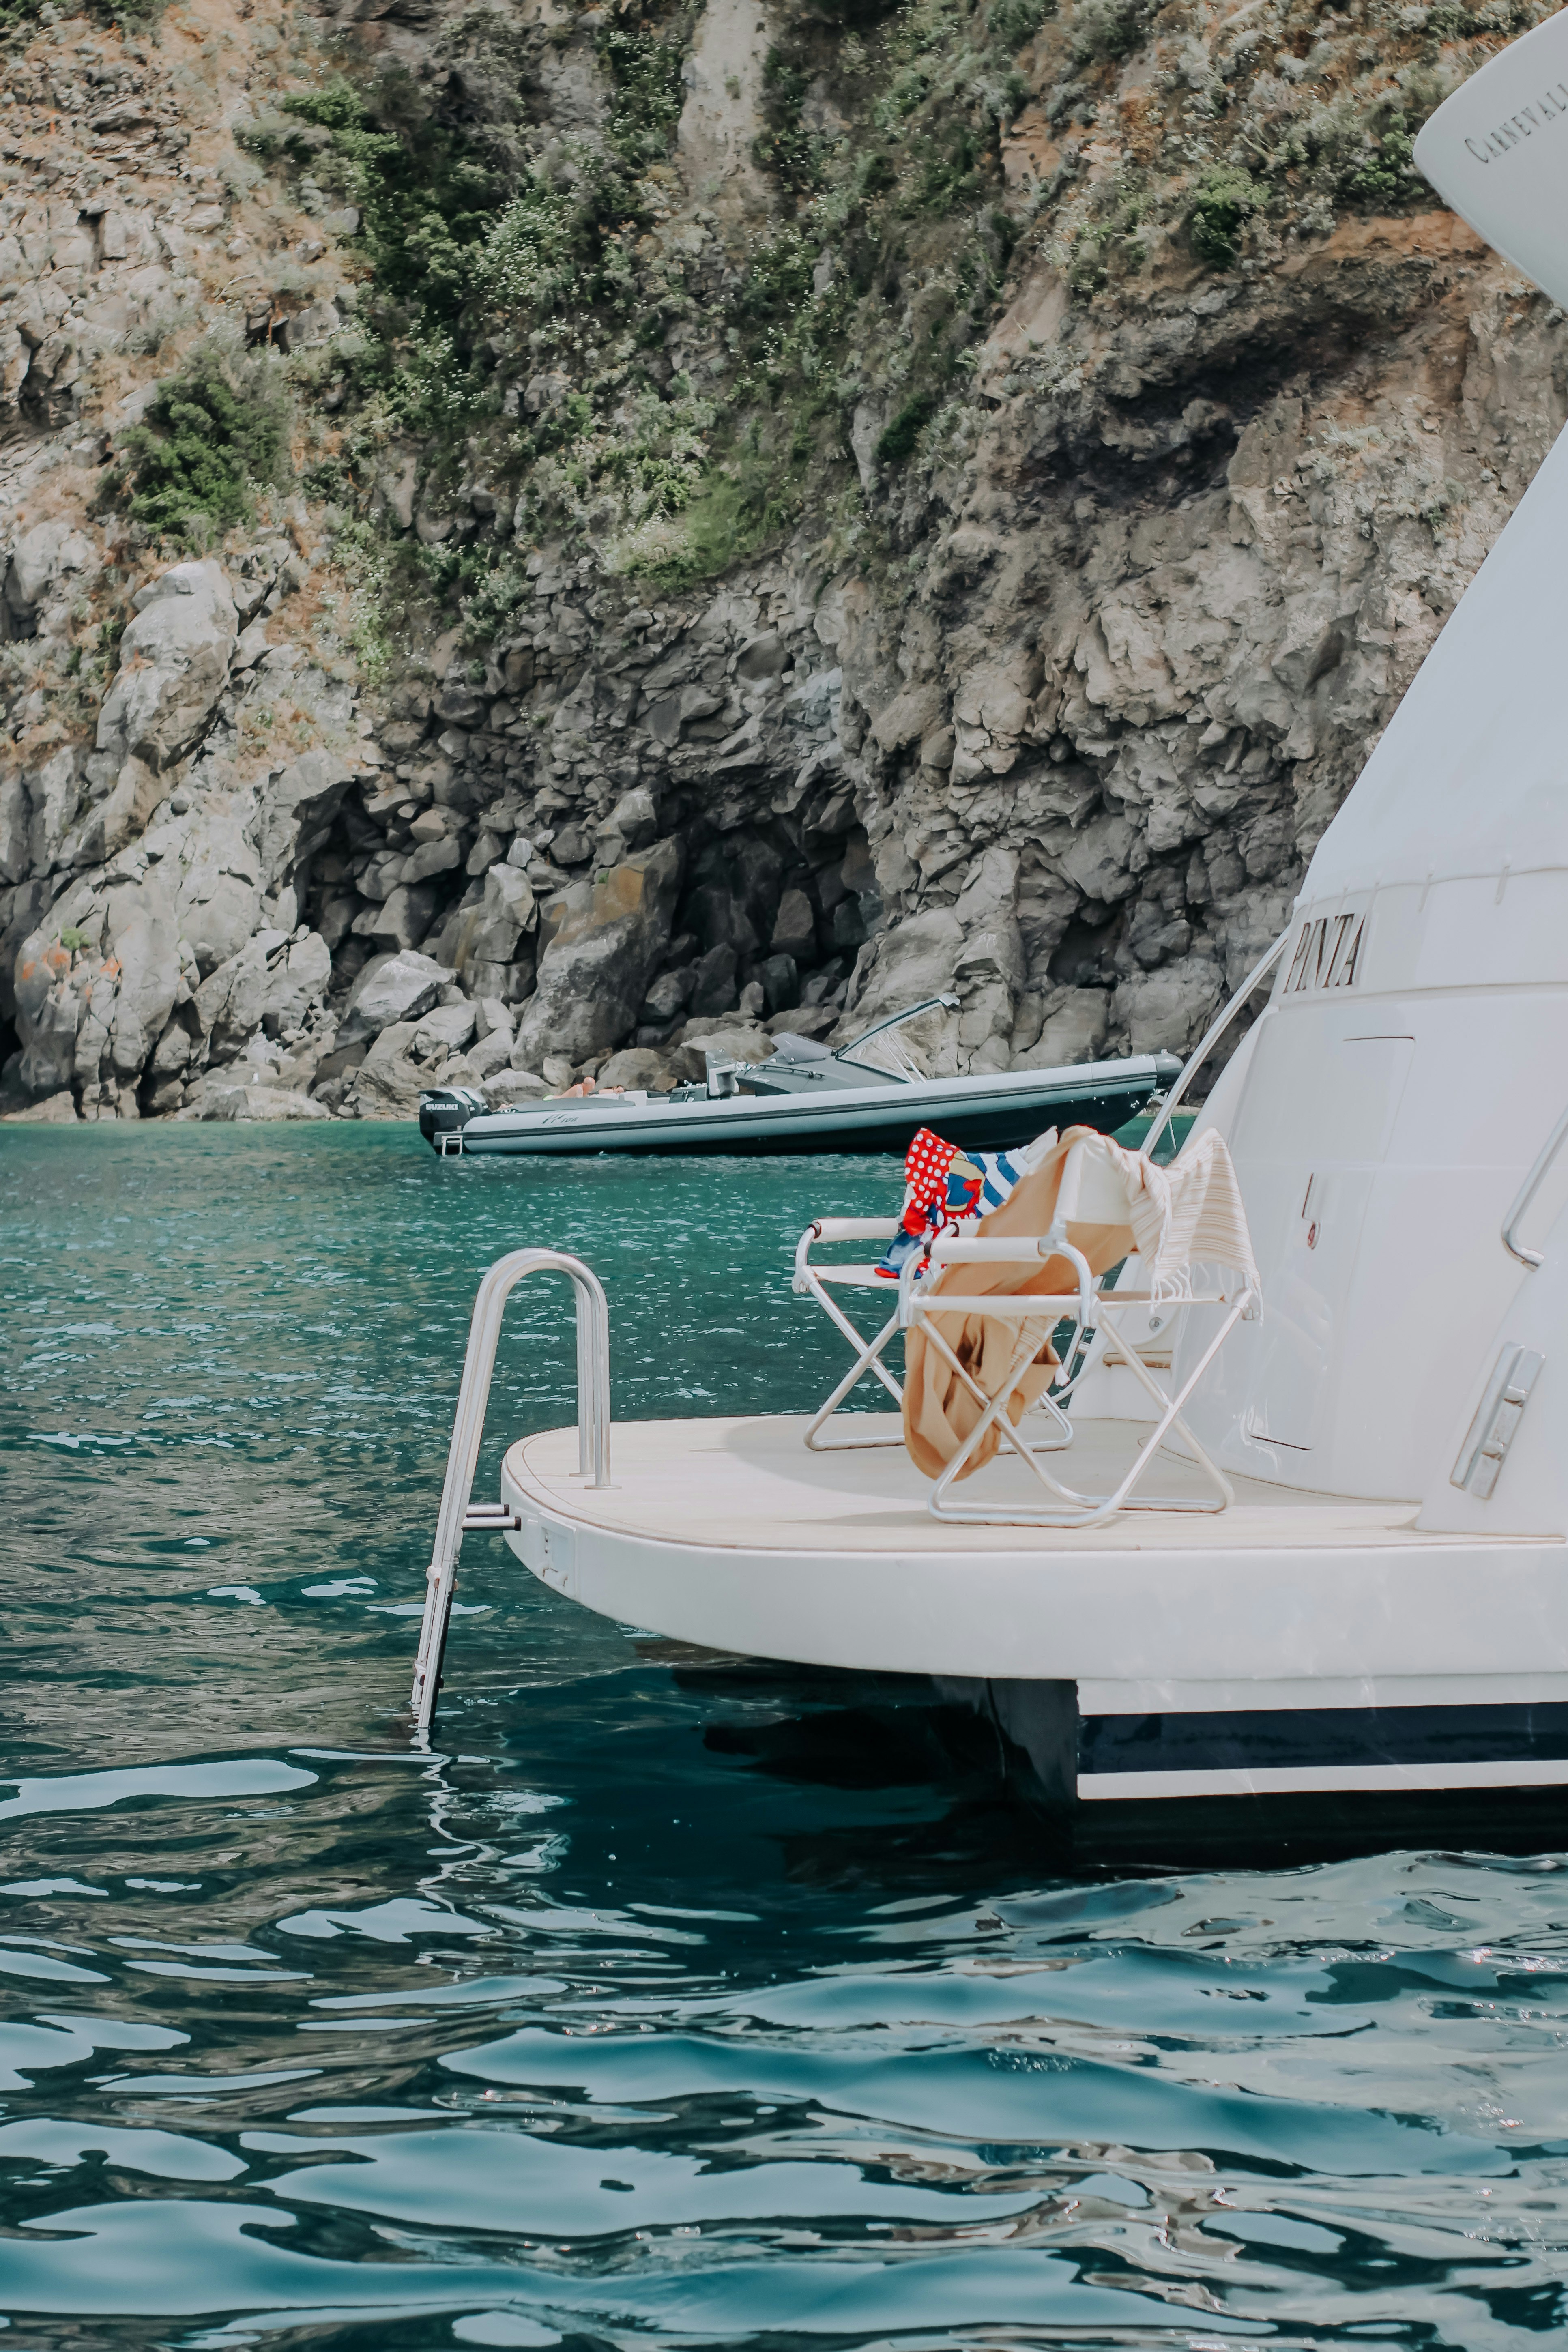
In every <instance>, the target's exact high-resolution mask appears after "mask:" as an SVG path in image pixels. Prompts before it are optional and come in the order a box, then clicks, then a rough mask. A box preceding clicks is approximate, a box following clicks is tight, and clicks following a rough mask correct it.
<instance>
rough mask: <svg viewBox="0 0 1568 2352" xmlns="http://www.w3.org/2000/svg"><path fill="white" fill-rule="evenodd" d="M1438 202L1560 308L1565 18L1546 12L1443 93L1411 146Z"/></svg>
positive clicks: (1567, 288)
mask: <svg viewBox="0 0 1568 2352" xmlns="http://www.w3.org/2000/svg"><path fill="white" fill-rule="evenodd" d="M1415 161H1416V163H1417V164H1418V165H1419V166H1420V169H1421V170H1422V171H1423V172H1424V173H1426V177H1427V179H1428V180H1430V181H1431V183H1432V185H1433V186H1434V187H1435V188H1436V191H1437V193H1438V194H1439V195H1440V196H1441V197H1442V198H1443V199H1444V201H1445V203H1447V204H1449V205H1452V206H1453V208H1454V210H1455V211H1456V212H1457V213H1458V214H1459V215H1460V216H1461V218H1462V219H1464V220H1468V222H1469V224H1470V226H1471V227H1472V228H1475V229H1479V231H1480V233H1481V235H1482V236H1484V237H1485V238H1486V241H1487V243H1488V244H1489V246H1490V247H1492V248H1493V250H1494V251H1495V252H1497V253H1500V254H1501V255H1503V257H1504V258H1505V259H1507V260H1509V261H1511V262H1512V263H1513V265H1514V267H1515V268H1517V269H1521V270H1522V271H1523V272H1524V274H1525V276H1526V277H1527V278H1533V279H1534V280H1535V283H1536V284H1537V285H1538V286H1540V287H1543V288H1544V289H1545V290H1546V292H1547V293H1548V294H1550V295H1551V296H1552V299H1553V301H1556V302H1562V303H1565V304H1568V245H1564V242H1563V215H1564V212H1565V211H1568V22H1564V20H1563V17H1562V16H1549V17H1548V18H1547V20H1546V22H1545V24H1543V25H1540V26H1537V27H1536V29H1535V30H1534V31H1533V32H1531V33H1526V34H1525V35H1524V36H1523V37H1522V38H1521V39H1520V40H1517V41H1510V44H1509V46H1508V47H1507V48H1506V49H1504V50H1503V51H1502V52H1501V54H1500V56H1498V57H1495V58H1490V59H1489V61H1488V63H1487V64H1486V65H1484V66H1483V67H1482V68H1481V69H1480V71H1479V73H1478V74H1472V75H1471V77H1470V79H1469V80H1468V81H1467V82H1466V83H1465V84H1464V85H1463V87H1462V88H1460V89H1457V90H1456V91H1455V92H1454V94H1453V96H1452V97H1451V98H1449V99H1447V100H1445V101H1444V103H1443V104H1442V105H1441V106H1440V107H1439V108H1438V109H1437V111H1436V114H1434V115H1433V117H1432V119H1431V121H1429V122H1428V123H1427V124H1426V127H1425V129H1424V130H1423V131H1422V132H1421V135H1420V137H1419V138H1418V139H1417V140H1416V142H1415Z"/></svg>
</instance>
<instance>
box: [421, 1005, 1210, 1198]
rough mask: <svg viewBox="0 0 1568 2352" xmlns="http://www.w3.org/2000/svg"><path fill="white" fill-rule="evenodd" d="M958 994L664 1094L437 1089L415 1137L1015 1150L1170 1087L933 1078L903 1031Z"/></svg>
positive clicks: (1164, 1065) (716, 1067)
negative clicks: (496, 1098) (512, 1095)
mask: <svg viewBox="0 0 1568 2352" xmlns="http://www.w3.org/2000/svg"><path fill="white" fill-rule="evenodd" d="M950 1003H951V1000H949V999H947V998H943V997H931V998H927V999H926V1000H925V1002H923V1003H920V1004H912V1005H910V1006H908V1007H907V1008H906V1009H905V1010H904V1011H903V1012H902V1013H894V1014H893V1015H892V1017H891V1018H890V1019H889V1020H887V1021H883V1022H879V1024H877V1026H876V1027H875V1028H874V1029H868V1031H867V1032H866V1033H865V1034H864V1035H863V1036H860V1037H857V1038H856V1039H855V1040H854V1041H853V1043H852V1044H850V1045H844V1046H840V1047H839V1048H838V1050H837V1052H830V1051H829V1050H828V1048H827V1047H826V1045H818V1044H816V1042H815V1041H814V1040H813V1039H811V1038H808V1037H794V1036H781V1037H779V1038H778V1039H777V1040H776V1041H775V1043H776V1050H775V1051H774V1052H773V1054H772V1055H770V1056H769V1057H768V1059H767V1060H766V1061H765V1062H735V1061H733V1060H730V1059H726V1058H725V1057H723V1056H722V1055H719V1054H717V1053H709V1054H708V1055H707V1056H706V1059H707V1064H708V1069H707V1075H706V1077H705V1078H703V1079H701V1080H699V1081H698V1082H696V1083H695V1084H691V1085H687V1086H680V1087H676V1088H675V1090H674V1091H673V1093H671V1094H668V1095H656V1094H644V1093H640V1092H626V1093H620V1094H609V1093H606V1094H595V1095H588V1096H579V1097H570V1096H566V1097H550V1098H547V1099H546V1100H544V1101H542V1102H531V1103H527V1104H523V1105H519V1106H516V1107H513V1108H508V1109H505V1110H491V1108H490V1107H489V1102H488V1101H487V1099H486V1097H485V1096H484V1094H483V1093H482V1091H481V1090H480V1089H479V1088H478V1087H435V1088H432V1089H431V1091H430V1092H429V1093H427V1094H424V1095H422V1096H421V1097H420V1098H419V1129H420V1133H421V1134H422V1135H423V1136H424V1137H425V1139H426V1142H427V1143H429V1144H430V1145H431V1146H432V1147H433V1148H434V1150H437V1151H438V1152H441V1153H442V1154H444V1155H445V1156H447V1157H451V1156H454V1155H460V1156H463V1157H467V1156H469V1155H473V1154H482V1155H485V1156H487V1157H496V1156H500V1157H502V1158H505V1157H509V1156H514V1157H532V1156H534V1155H537V1154H539V1153H542V1152H552V1153H560V1152H583V1151H638V1152H648V1151H686V1152H748V1153H752V1152H804V1151H894V1152H899V1153H900V1154H901V1153H902V1152H904V1151H905V1150H908V1148H909V1144H910V1139H911V1137H912V1136H913V1135H914V1133H915V1131H916V1129H918V1128H921V1127H934V1128H936V1129H939V1130H940V1132H941V1133H942V1135H944V1136H946V1137H947V1138H948V1139H949V1140H950V1141H951V1142H953V1143H955V1144H957V1145H958V1146H959V1147H960V1149H961V1150H965V1151H1007V1150H1016V1149H1017V1147H1018V1146H1019V1145H1021V1144H1025V1143H1028V1142H1031V1141H1032V1140H1033V1139H1034V1138H1035V1137H1036V1136H1037V1135H1039V1134H1041V1133H1042V1132H1043V1130H1044V1129H1047V1127H1058V1128H1064V1129H1065V1128H1068V1127H1092V1128H1097V1129H1100V1131H1101V1132H1102V1133H1106V1134H1109V1133H1110V1131H1111V1130H1112V1129H1116V1128H1119V1127H1121V1126H1122V1125H1123V1124H1124V1123H1125V1122H1126V1121H1127V1120H1128V1119H1130V1118H1133V1117H1135V1116H1136V1114H1137V1113H1138V1112H1139V1111H1140V1110H1142V1108H1144V1106H1145V1104H1147V1103H1148V1101H1149V1099H1150V1097H1152V1096H1153V1095H1156V1094H1158V1093H1160V1092H1162V1091H1163V1089H1164V1088H1165V1087H1168V1086H1170V1084H1171V1083H1172V1081H1173V1079H1174V1078H1175V1077H1176V1076H1178V1075H1179V1074H1180V1070H1181V1064H1180V1063H1179V1062H1178V1061H1177V1060H1176V1059H1175V1057H1174V1056H1173V1055H1169V1054H1140V1055H1131V1056H1130V1057H1128V1058H1126V1059H1123V1060H1121V1061H1110V1062H1081V1063H1078V1064H1076V1065H1070V1066H1061V1067H1058V1068H1056V1069H1047V1070H1005V1071H990V1072H986V1073H985V1074H984V1075H982V1076H970V1077H951V1078H933V1077H928V1076H925V1074H924V1073H923V1072H922V1070H921V1067H920V1066H919V1064H918V1063H917V1062H916V1061H915V1059H914V1058H913V1056H912V1055H911V1054H910V1051H909V1050H908V1047H907V1046H906V1045H905V1044H904V1041H903V1040H902V1038H900V1035H899V1034H898V1033H899V1032H900V1030H901V1029H903V1028H904V1026H905V1025H906V1024H908V1023H910V1022H912V1021H914V1020H916V1019H917V1018H918V1017H919V1016H920V1014H921V1013H928V1012H931V1011H932V1010H934V1009H936V1008H938V1007H943V1008H946V1007H948V1006H949V1005H950Z"/></svg>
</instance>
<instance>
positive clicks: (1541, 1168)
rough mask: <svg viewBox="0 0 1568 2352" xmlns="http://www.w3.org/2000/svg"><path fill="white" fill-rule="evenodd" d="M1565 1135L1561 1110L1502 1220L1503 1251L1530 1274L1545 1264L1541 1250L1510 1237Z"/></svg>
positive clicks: (1566, 1122) (1567, 1123) (1567, 1125)
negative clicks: (1516, 1260) (1525, 1245)
mask: <svg viewBox="0 0 1568 2352" xmlns="http://www.w3.org/2000/svg"><path fill="white" fill-rule="evenodd" d="M1565 1136H1568V1110H1565V1111H1564V1112H1563V1116H1562V1118H1560V1119H1559V1120H1558V1122H1557V1124H1556V1126H1555V1127H1554V1128H1553V1129H1552V1132H1551V1134H1550V1135H1549V1136H1548V1137H1547V1139H1546V1140H1545V1142H1544V1143H1543V1144H1542V1147H1541V1150H1540V1151H1539V1152H1538V1153H1537V1155H1536V1160H1535V1165H1534V1167H1533V1168H1532V1169H1531V1171H1530V1173H1529V1175H1528V1176H1527V1177H1526V1178H1525V1180H1524V1181H1523V1183H1522V1184H1521V1186H1520V1188H1519V1191H1518V1192H1516V1193H1515V1195H1514V1202H1513V1206H1512V1208H1511V1209H1510V1211H1509V1213H1508V1214H1507V1216H1506V1217H1505V1218H1504V1219H1503V1221H1502V1245H1503V1247H1504V1249H1505V1250H1507V1252H1508V1254H1509V1255H1510V1257H1516V1258H1517V1259H1518V1260H1519V1262H1520V1264H1521V1265H1522V1266H1523V1267H1524V1268H1525V1269H1526V1271H1527V1272H1528V1273H1530V1274H1533V1273H1534V1272H1535V1271H1536V1268H1537V1267H1538V1266H1542V1265H1545V1263H1546V1255H1545V1252H1544V1251H1542V1250H1532V1249H1526V1248H1525V1247H1524V1246H1523V1244H1521V1243H1520V1242H1518V1241H1516V1240H1515V1239H1514V1235H1515V1233H1516V1232H1517V1230H1518V1227H1519V1221H1520V1219H1521V1217H1522V1216H1523V1214H1524V1213H1525V1211H1526V1209H1528V1208H1529V1206H1530V1204H1531V1201H1533V1200H1534V1198H1535V1196H1536V1194H1537V1192H1540V1190H1541V1186H1542V1180H1543V1178H1544V1177H1545V1174H1546V1171H1547V1170H1548V1169H1549V1168H1550V1167H1551V1165H1552V1161H1553V1160H1555V1159H1556V1157H1557V1154H1558V1152H1559V1151H1560V1150H1562V1148H1563V1138H1564V1137H1565Z"/></svg>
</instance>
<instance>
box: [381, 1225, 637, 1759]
mask: <svg viewBox="0 0 1568 2352" xmlns="http://www.w3.org/2000/svg"><path fill="white" fill-rule="evenodd" d="M531 1274H564V1275H568V1276H570V1277H571V1280H572V1286H573V1288H574V1291H575V1292H576V1296H577V1475H578V1476H579V1477H580V1478H584V1479H586V1480H587V1483H588V1484H589V1486H609V1485H610V1483H611V1481H610V1310H609V1307H608V1306H607V1305H606V1303H605V1292H604V1286H603V1285H602V1284H601V1282H600V1280H599V1278H598V1276H597V1275H595V1273H593V1272H592V1270H591V1269H590V1268H589V1267H587V1266H585V1265H584V1264H583V1261H582V1259H581V1258H576V1257H567V1256H566V1255H564V1254H563V1252H562V1251H560V1250H547V1249H523V1250H513V1251H512V1252H511V1253H510V1255H509V1256H507V1257H502V1258H498V1259H497V1260H496V1262H495V1264H494V1265H492V1266H491V1268H490V1270H489V1273H488V1274H487V1275H486V1276H485V1278H484V1280H483V1281H482V1282H481V1283H480V1285H479V1296H478V1297H476V1299H475V1300H474V1315H473V1320H472V1322H471V1323H470V1324H469V1326H468V1352H467V1353H466V1355H465V1356H464V1358H463V1381H462V1386H461V1387H460V1388H459V1390H458V1412H457V1417H456V1419H455V1420H454V1422H453V1423H452V1443H451V1445H450V1447H449V1448H448V1450H447V1476H446V1480H445V1483H444V1484H443V1486H442V1488H441V1508H440V1512H439V1514H438V1516H437V1521H436V1548H435V1552H434V1555H433V1557H432V1559H431V1561H430V1565H429V1567H428V1569H427V1570H426V1595H425V1615H424V1619H423V1621H422V1622H421V1624H420V1628H419V1654H418V1656H417V1658H416V1661H415V1666H414V1695H413V1700H412V1705H413V1709H414V1719H415V1724H416V1727H417V1729H418V1730H419V1731H420V1732H421V1733H424V1732H427V1731H428V1730H429V1728H430V1720H431V1717H433V1716H434V1714H435V1712H436V1694H437V1691H438V1690H439V1688H440V1686H441V1660H442V1656H443V1654H444V1653H445V1651H446V1647H447V1625H448V1624H449V1622H450V1621H451V1615H452V1594H453V1591H454V1589H455V1588H456V1585H457V1580H458V1552H459V1551H460V1550H461V1549H462V1544H463V1530H464V1528H496V1529H501V1528H507V1527H508V1526H510V1525H512V1524H513V1521H512V1520H511V1518H510V1515H509V1514H507V1513H505V1512H503V1511H502V1510H501V1509H500V1507H495V1506H488V1505H481V1506H479V1507H478V1508H477V1509H473V1510H470V1508H469V1497H470V1496H471V1495H472V1493H473V1486H474V1469H475V1465H477V1463H478V1461H479V1442H480V1440H481V1438H482V1437H483V1435H484V1431H485V1408H486V1406H487V1405H488V1404H489V1393H490V1378H491V1375H492V1373H493V1372H494V1370H495V1360H496V1346H497V1343H498V1341H499V1340H500V1326H501V1317H502V1315H503V1314H504V1312H505V1310H506V1302H507V1300H508V1298H509V1297H510V1296H511V1293H512V1292H513V1290H515V1288H516V1287H517V1286H518V1284H519V1283H520V1282H521V1281H522V1280H523V1278H524V1276H527V1275H531Z"/></svg>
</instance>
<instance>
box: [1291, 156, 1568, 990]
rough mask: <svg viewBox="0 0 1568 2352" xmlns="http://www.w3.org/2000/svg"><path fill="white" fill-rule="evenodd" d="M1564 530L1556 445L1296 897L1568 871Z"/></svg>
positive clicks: (1566, 468) (1565, 493) (1567, 499)
mask: <svg viewBox="0 0 1568 2352" xmlns="http://www.w3.org/2000/svg"><path fill="white" fill-rule="evenodd" d="M1564 135H1565V137H1568V125H1565V126H1564ZM1565 532H1568V449H1565V448H1564V446H1563V442H1562V441H1559V442H1558V444H1557V446H1555V448H1553V449H1552V452H1551V454H1550V456H1549V457H1547V459H1546V462H1545V464H1544V465H1543V466H1542V468H1541V471H1540V472H1539V474H1537V476H1536V478H1535V479H1534V481H1533V482H1532V483H1531V486H1530V488H1529V489H1528V490H1527V491H1526V492H1525V495H1524V497H1523V498H1522V499H1521V501H1520V504H1519V507H1518V508H1517V509H1516V511H1515V513H1514V515H1513V519H1512V520H1511V521H1510V523H1509V525H1508V527H1507V529H1506V530H1504V531H1503V533H1502V536H1501V537H1500V539H1499V541H1498V542H1497V544H1496V546H1495V547H1494V548H1493V550H1492V551H1491V553H1490V554H1489V556H1488V558H1487V560H1486V562H1484V563H1483V564H1482V566H1481V568H1480V570H1479V572H1478V573H1477V574H1476V577H1475V579H1474V580H1473V581H1472V582H1471V583H1470V585H1469V587H1468V589H1467V590H1466V592H1465V594H1464V596H1463V597H1462V598H1461V599H1460V601H1459V604H1458V607H1457V609H1456V610H1455V612H1454V614H1452V616H1451V617H1450V619H1449V621H1448V623H1447V626H1446V627H1445V629H1444V631H1443V634H1442V635H1441V636H1440V637H1439V638H1438V640H1437V644H1436V648H1435V649H1434V651H1433V652H1432V653H1431V654H1430V655H1429V656H1427V659H1426V662H1425V664H1424V665H1423V667H1422V668H1421V669H1420V671H1419V672H1418V673H1417V675H1416V677H1415V680H1414V682H1413V683H1412V685H1411V687H1410V688H1409V691H1408V692H1407V693H1406V695H1405V699H1404V700H1403V702H1402V703H1401V704H1400V706H1399V708H1398V709H1397V710H1396V711H1395V712H1394V717H1393V719H1392V720H1391V721H1390V723H1389V725H1388V728H1387V730H1386V731H1385V732H1384V735H1383V737H1382V738H1381V740H1380V741H1379V742H1378V744H1377V747H1376V749H1375V750H1374V751H1373V754H1372V757H1371V759H1370V760H1369V761H1367V764H1366V766H1365V768H1364V769H1363V772H1362V774H1361V776H1360V778H1359V780H1358V781H1357V782H1356V785H1355V787H1354V789H1353V791H1352V793H1351V794H1350V797H1349V799H1348V800H1347V801H1346V802H1345V804H1344V806H1343V807H1342V809H1341V811H1340V813H1339V814H1338V815H1337V816H1336V817H1335V818H1334V820H1333V823H1332V824H1331V825H1330V827H1329V829H1328V831H1327V833H1325V834H1324V835H1323V838H1322V840H1321V842H1320V843H1319V845H1318V848H1317V851H1316V854H1315V855H1314V856H1313V859H1312V863H1311V866H1310V869H1309V871H1308V876H1307V881H1306V886H1305V888H1304V890H1303V893H1302V904H1303V905H1304V906H1305V905H1307V904H1314V905H1315V904H1319V903H1321V902H1322V901H1324V900H1327V899H1331V898H1335V897H1337V896H1338V895H1339V894H1341V893H1352V892H1357V891H1363V890H1371V889H1373V888H1375V887H1378V886H1380V885H1381V886H1384V887H1386V886H1387V885H1389V884H1391V883H1396V882H1414V883H1415V884H1416V885H1417V887H1420V886H1421V885H1422V884H1424V883H1426V881H1427V879H1428V877H1431V878H1433V879H1435V880H1438V881H1441V880H1444V879H1446V878H1447V877H1450V876H1455V875H1472V876H1473V875H1492V876H1500V875H1501V874H1503V873H1504V872H1505V871H1507V872H1510V873H1512V874H1515V875H1517V874H1522V873H1525V872H1531V871H1535V870H1538V869H1541V868H1543V867H1544V868H1550V867H1559V868H1568V749H1565V745H1564V736H1563V708H1562V691H1561V679H1562V665H1563V640H1564V635H1565V634H1568V573H1565V571H1564V566H1563V539H1564V535H1565ZM1464 976H1465V975H1464V973H1463V971H1462V970H1461V971H1456V973H1455V975H1454V978H1455V979H1456V980H1461V979H1462V978H1463V977H1464Z"/></svg>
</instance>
